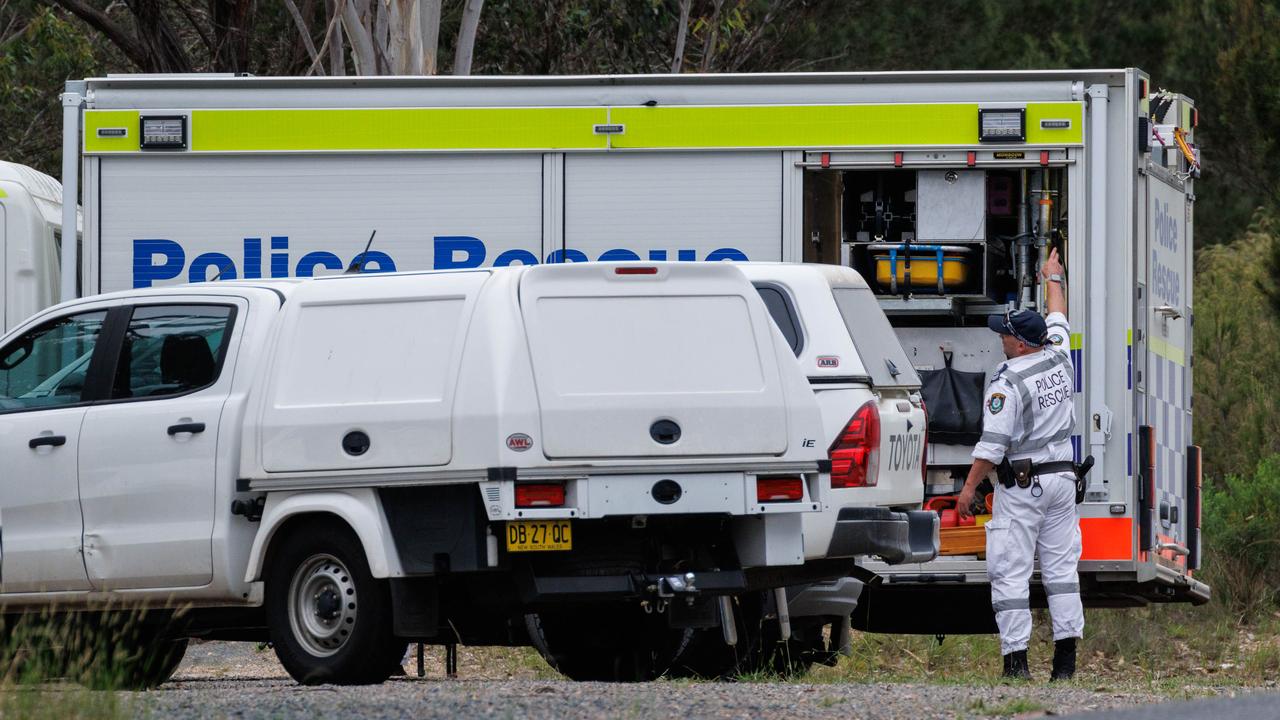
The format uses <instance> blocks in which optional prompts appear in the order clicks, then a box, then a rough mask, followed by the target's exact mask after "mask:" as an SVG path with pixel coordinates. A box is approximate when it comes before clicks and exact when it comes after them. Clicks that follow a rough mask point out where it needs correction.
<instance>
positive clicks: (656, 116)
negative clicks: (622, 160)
mask: <svg viewBox="0 0 1280 720" xmlns="http://www.w3.org/2000/svg"><path fill="white" fill-rule="evenodd" d="M978 108H979V104H977V103H918V104H892V105H888V104H886V105H735V106H659V107H652V108H650V107H624V108H618V107H615V108H605V107H579V108H551V107H548V108H346V109H285V110H246V109H236V110H192V111H191V112H190V113H189V114H190V123H189V129H188V132H189V133H190V135H191V139H190V140H191V142H190V145H191V151H192V152H270V151H278V152H308V151H312V152H322V151H396V150H409V151H412V150H606V149H609V148H619V149H623V148H632V149H636V148H646V149H662V148H708V149H714V148H740V147H759V148H815V149H817V148H829V147H868V146H870V147H877V146H883V147H912V146H970V147H973V146H977V145H978ZM1026 110H1027V144H1032V145H1057V146H1063V145H1075V144H1080V142H1081V139H1082V138H1083V131H1084V129H1083V126H1082V123H1083V118H1084V111H1083V105H1082V104H1081V103H1071V102H1066V103H1028V104H1027V105H1026ZM1042 119H1050V120H1056V119H1065V120H1070V121H1071V125H1070V127H1068V128H1064V129H1048V130H1044V129H1041V128H1040V120H1042ZM606 123H607V124H612V125H621V126H623V128H624V130H623V132H622V133H620V134H616V135H598V134H596V132H595V126H596V125H601V124H606ZM102 127H123V128H126V130H127V134H126V136H125V137H108V138H102V137H98V136H97V130H98V128H102ZM138 132H139V131H138V111H136V110H87V111H85V140H84V149H85V152H87V153H110V152H137V151H138V149H139V148H138ZM1021 145H1022V143H1016V144H1010V145H1008V146H1001V147H1018V146H1021ZM990 147H996V146H995V145H994V144H992V145H990Z"/></svg>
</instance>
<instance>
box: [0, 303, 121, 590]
mask: <svg viewBox="0 0 1280 720" xmlns="http://www.w3.org/2000/svg"><path fill="white" fill-rule="evenodd" d="M107 315H108V311H107V310H106V309H105V308H102V307H99V308H97V309H85V310H82V311H78V312H73V313H68V314H65V315H59V316H57V317H54V318H52V319H49V320H46V321H44V322H41V323H39V324H38V325H36V326H35V327H33V328H31V329H29V330H27V331H25V332H22V333H21V334H20V335H18V336H16V337H14V338H13V339H11V340H10V341H9V342H7V343H6V344H5V346H4V347H3V348H0V468H3V471H2V472H0V591H2V592H6V593H13V592H39V591H66V590H87V589H89V581H88V578H87V576H86V574H85V567H84V560H83V558H82V557H81V552H80V551H81V545H80V543H81V516H80V497H79V494H78V491H77V474H76V463H77V454H78V451H79V442H80V429H81V424H82V422H83V420H84V417H85V413H86V411H87V407H88V405H89V403H90V402H91V401H92V400H93V399H94V395H95V392H98V391H99V390H95V388H100V387H101V383H100V381H98V380H96V378H99V377H100V376H101V364H102V362H103V357H102V356H103V354H104V352H103V346H104V343H102V342H100V339H101V338H102V336H103V331H104V328H105V323H106V320H107Z"/></svg>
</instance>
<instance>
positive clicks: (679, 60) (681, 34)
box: [671, 0, 693, 73]
mask: <svg viewBox="0 0 1280 720" xmlns="http://www.w3.org/2000/svg"><path fill="white" fill-rule="evenodd" d="M692 5H693V0H680V28H679V29H678V30H676V51H675V53H674V54H673V55H672V58H671V72H673V73H678V72H680V71H681V70H682V69H684V43H685V39H686V38H687V37H688V36H689V9H690V7H691V6H692Z"/></svg>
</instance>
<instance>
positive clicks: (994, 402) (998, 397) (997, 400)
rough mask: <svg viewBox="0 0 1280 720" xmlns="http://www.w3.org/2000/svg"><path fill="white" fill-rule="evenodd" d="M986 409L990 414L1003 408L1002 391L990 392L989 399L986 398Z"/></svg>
mask: <svg viewBox="0 0 1280 720" xmlns="http://www.w3.org/2000/svg"><path fill="white" fill-rule="evenodd" d="M987 409H988V410H990V411H991V414H992V415H996V414H998V413H999V412H1000V411H1001V410H1003V409H1004V393H991V397H990V399H988V400H987Z"/></svg>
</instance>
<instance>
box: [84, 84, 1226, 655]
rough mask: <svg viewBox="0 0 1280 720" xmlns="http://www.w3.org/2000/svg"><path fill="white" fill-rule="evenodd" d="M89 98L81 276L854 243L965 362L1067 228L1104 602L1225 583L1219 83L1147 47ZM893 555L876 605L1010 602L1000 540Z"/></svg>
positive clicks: (87, 288)
mask: <svg viewBox="0 0 1280 720" xmlns="http://www.w3.org/2000/svg"><path fill="white" fill-rule="evenodd" d="M64 109H65V116H64V126H65V127H66V128H67V134H66V136H65V152H66V157H67V158H68V159H67V160H66V161H65V162H64V168H65V173H66V174H67V176H66V177H64V179H63V180H64V184H65V185H66V187H67V188H68V192H77V188H82V189H83V198H84V213H85V223H84V224H85V242H84V247H85V252H84V256H83V257H76V256H75V255H74V252H75V247H74V246H64V247H63V255H64V260H65V261H66V262H64V267H65V268H67V272H66V274H65V275H64V278H63V287H64V293H66V294H73V293H74V292H75V288H76V287H81V288H82V289H83V292H86V293H94V292H104V291H111V290H122V289H131V288H143V287H151V286H156V285H163V284H170V283H184V282H199V281H205V280H210V279H214V278H215V277H216V278H219V279H223V280H225V279H231V278H241V279H252V278H268V277H289V276H309V275H316V274H324V273H335V272H339V271H340V270H341V269H342V268H344V267H345V266H346V265H347V264H349V263H350V262H351V261H352V259H353V258H355V257H356V256H358V255H360V254H361V253H362V251H363V250H364V249H365V246H366V242H367V240H368V239H369V236H370V233H371V232H372V231H374V230H376V231H377V236H376V238H374V241H373V244H372V247H371V249H370V251H369V253H368V254H367V256H366V261H367V262H366V269H367V270H372V271H379V270H392V269H398V270H406V269H448V268H468V267H487V266H502V265H510V264H533V263H542V262H577V261H582V260H635V259H642V260H699V261H701V260H711V261H716V260H743V259H750V260H774V261H796V262H798V261H809V262H827V263H838V264H844V265H849V266H852V267H854V268H855V269H857V270H859V271H860V272H862V273H863V275H864V276H865V277H867V279H868V280H869V281H870V282H871V283H872V286H873V287H874V288H876V291H877V293H878V294H879V296H880V300H881V305H882V307H883V308H884V310H885V311H886V312H887V313H888V314H889V315H890V318H891V320H892V321H893V322H894V324H895V326H896V327H897V328H898V330H899V337H900V339H901V340H902V341H903V344H904V346H905V347H906V348H907V350H908V353H909V356H910V357H911V358H912V362H913V364H915V365H916V367H917V369H918V370H922V371H926V372H928V371H935V372H937V371H945V368H944V365H945V358H947V357H949V358H951V370H952V371H954V372H955V373H960V374H961V375H957V376H956V378H954V379H963V375H962V374H963V373H966V372H968V373H971V374H975V375H976V374H986V373H988V372H989V371H990V370H992V369H993V368H994V367H995V366H996V365H997V362H998V361H999V360H1000V359H1001V358H1000V357H999V344H998V342H996V340H995V337H994V336H993V335H992V334H991V333H989V331H987V330H985V319H986V317H988V316H989V315H991V314H994V313H1003V312H1005V311H1006V310H1008V309H1013V308H1019V307H1031V308H1036V309H1040V307H1041V304H1042V301H1041V298H1040V288H1039V286H1038V285H1037V282H1038V280H1037V277H1038V276H1037V272H1036V270H1037V269H1038V264H1039V261H1040V259H1041V258H1042V257H1043V256H1044V254H1045V253H1047V250H1048V248H1049V247H1050V246H1055V247H1059V248H1060V249H1061V251H1062V254H1063V255H1064V257H1065V260H1066V266H1067V270H1068V276H1069V283H1068V289H1069V292H1068V295H1069V297H1068V300H1069V305H1070V308H1069V310H1070V312H1069V315H1070V320H1071V323H1072V328H1073V330H1074V333H1073V336H1072V337H1071V338H1070V339H1069V341H1070V343H1071V347H1072V350H1073V355H1074V359H1075V367H1076V369H1077V377H1076V378H1075V381H1076V382H1075V385H1076V387H1075V388H1074V390H1075V403H1076V416H1077V418H1078V423H1079V424H1078V427H1077V431H1076V433H1075V435H1074V436H1073V440H1074V442H1075V445H1076V448H1077V449H1078V455H1079V456H1081V457H1083V456H1085V455H1092V456H1093V457H1094V458H1095V460H1096V465H1095V466H1094V469H1093V472H1092V473H1091V475H1090V476H1089V483H1088V492H1087V497H1086V500H1085V502H1084V504H1082V505H1081V506H1080V515H1081V527H1082V530H1083V533H1084V555H1083V558H1082V562H1081V570H1082V580H1083V594H1084V596H1085V599H1086V602H1087V603H1089V604H1091V605H1124V604H1141V603H1146V602H1151V601H1167V600H1185V601H1192V602H1203V601H1204V600H1206V599H1207V598H1208V593H1209V589H1208V587H1207V586H1205V585H1204V584H1203V583H1200V582H1199V581H1198V580H1195V579H1194V578H1193V575H1194V571H1195V569H1196V568H1197V567H1198V564H1199V557H1200V553H1199V478H1200V473H1199V449H1198V448H1197V447H1195V446H1194V444H1193V441H1192V439H1191V437H1192V436H1191V426H1192V411H1191V402H1190V399H1191V365H1192V362H1191V360H1192V358H1191V342H1190V337H1191V335H1190V333H1191V317H1192V309H1193V306H1192V294H1191V267H1192V265H1191V246H1192V225H1193V222H1192V220H1193V213H1192V207H1193V202H1194V199H1195V196H1194V178H1195V176H1196V175H1197V174H1198V163H1199V160H1198V153H1197V150H1196V148H1195V125H1196V121H1197V112H1196V109H1195V107H1194V104H1193V103H1192V102H1191V101H1190V100H1189V99H1188V98H1185V97H1183V96H1180V95H1176V94H1173V93H1168V92H1165V91H1162V90H1157V89H1156V86H1154V85H1152V83H1151V80H1150V78H1149V77H1148V76H1147V75H1146V74H1145V73H1143V72H1142V71H1140V70H1137V69H1132V68H1131V69H1115V70H1064V71H1044V72H920V73H868V74H846V73H836V74H780V75H718V76H695V75H676V76H607V77H605V76H601V77H470V78H434V77H433V78H341V79H337V78H240V77H230V76H171V77H155V76H146V77H142V76H139V77H128V76H123V77H109V78H103V79H91V80H86V81H76V82H72V83H68V86H67V93H66V94H65V95H64ZM68 217H70V216H68ZM913 266H914V268H913ZM970 378H971V379H972V375H971V376H970ZM981 381H982V380H981V378H978V379H977V380H976V382H978V383H981ZM970 409H971V408H970ZM961 410H963V408H961ZM963 414H964V413H963V412H962V413H961V415H963ZM969 430H970V431H971V430H972V428H969ZM969 434H971V433H967V432H965V429H964V428H963V427H960V428H953V432H952V433H951V434H948V433H934V437H933V442H932V443H931V445H930V450H929V466H930V470H929V473H928V477H927V479H926V481H925V482H926V486H927V487H926V490H927V492H926V495H945V494H948V493H951V492H953V491H954V490H955V489H956V488H957V487H958V483H959V481H960V480H961V479H962V478H963V469H964V468H965V467H967V465H968V462H969V459H968V453H969V449H970V446H971V444H972V440H971V439H969V440H967V439H966V437H967V435H969ZM943 440H947V441H948V442H946V443H944V442H942V441H943ZM866 568H867V569H868V570H869V571H871V572H873V573H874V574H875V577H871V576H868V579H869V580H872V582H871V583H870V584H869V585H868V590H867V592H868V593H869V594H868V595H867V596H864V599H868V598H869V599H870V600H871V602H866V601H864V602H863V603H862V608H861V609H860V610H859V613H858V615H857V616H856V617H855V621H857V622H858V623H859V624H861V625H862V626H863V627H870V628H879V629H897V630H916V631H922V632H942V631H949V632H956V631H959V629H962V628H964V627H970V626H972V627H973V628H975V629H977V628H986V627H990V626H991V617H990V611H989V605H988V604H987V603H988V598H987V597H986V596H985V588H986V584H985V583H986V576H985V563H984V561H983V560H982V559H981V557H980V556H979V554H978V553H970V554H967V555H950V556H948V557H945V558H941V559H939V560H937V561H935V562H933V563H929V564H926V565H923V566H918V567H915V568H907V569H903V568H901V567H896V568H892V569H891V568H889V567H888V566H885V565H881V564H878V563H876V562H873V561H869V562H868V563H867V564H866ZM939 593H941V594H942V595H941V597H945V598H947V600H945V601H940V600H939ZM880 598H884V599H880ZM959 598H969V599H970V600H972V602H973V603H974V605H973V608H974V610H973V611H968V610H964V609H963V606H964V603H962V602H961V601H960V600H959ZM939 607H947V608H949V610H948V611H947V612H939V611H938V610H937V608H939ZM966 618H978V619H977V620H976V621H969V620H966Z"/></svg>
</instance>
